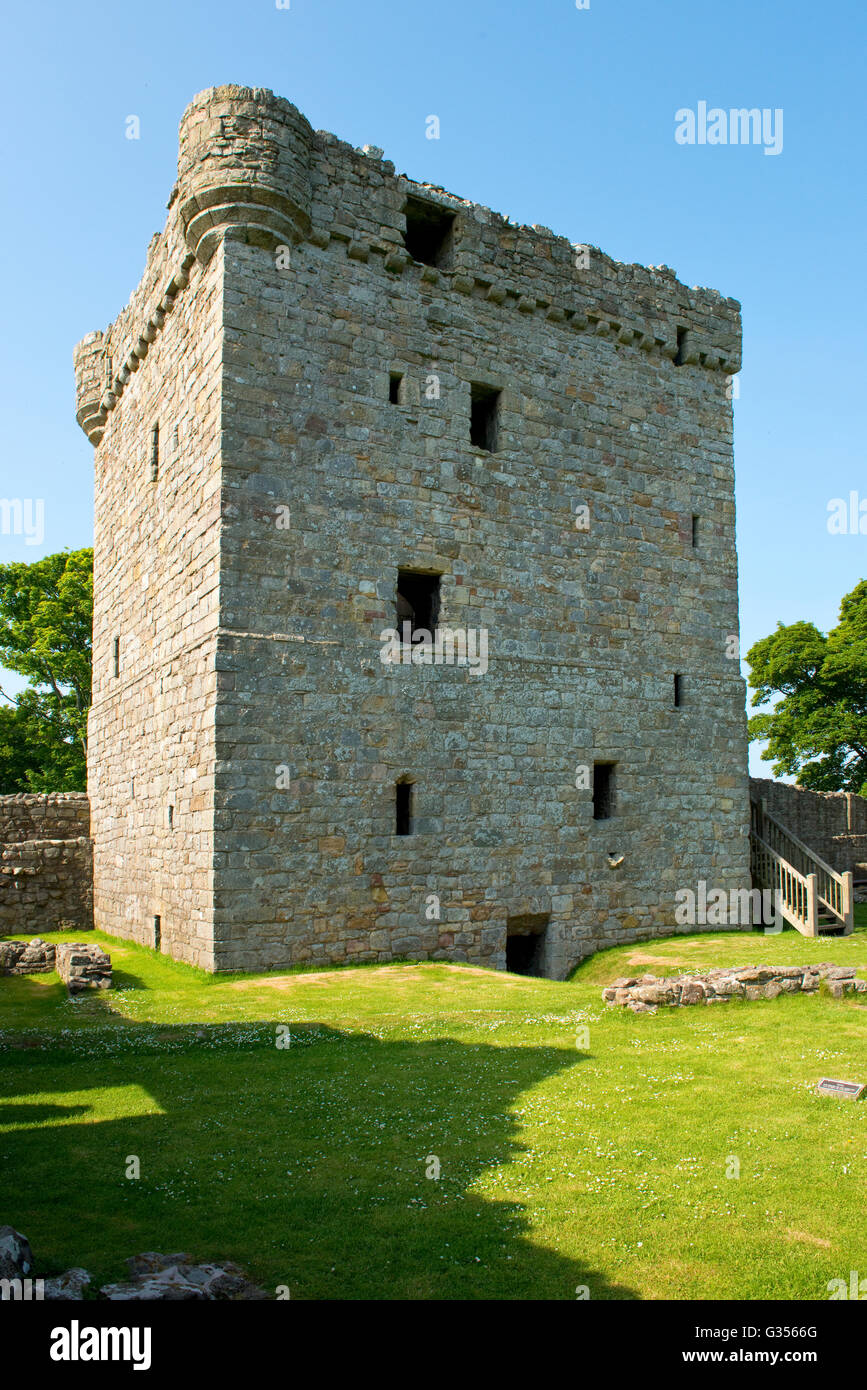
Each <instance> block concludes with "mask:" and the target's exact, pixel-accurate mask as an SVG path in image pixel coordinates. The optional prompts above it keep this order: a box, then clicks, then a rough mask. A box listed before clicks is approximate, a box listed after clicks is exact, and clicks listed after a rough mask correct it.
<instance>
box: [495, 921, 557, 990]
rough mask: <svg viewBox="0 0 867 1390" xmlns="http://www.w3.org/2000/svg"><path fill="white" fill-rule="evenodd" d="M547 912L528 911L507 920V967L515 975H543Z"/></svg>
mask: <svg viewBox="0 0 867 1390" xmlns="http://www.w3.org/2000/svg"><path fill="white" fill-rule="evenodd" d="M549 920H550V919H549V917H548V915H547V913H526V914H525V915H523V916H521V917H509V918H507V920H506V969H507V970H510V971H511V972H512V974H513V975H541V973H542V970H541V966H542V952H543V948H544V945H545V933H546V932H547V930H548V922H549Z"/></svg>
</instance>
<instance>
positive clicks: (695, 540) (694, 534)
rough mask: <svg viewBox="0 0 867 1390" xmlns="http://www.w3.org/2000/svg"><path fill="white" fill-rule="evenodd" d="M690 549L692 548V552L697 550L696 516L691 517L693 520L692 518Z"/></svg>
mask: <svg viewBox="0 0 867 1390" xmlns="http://www.w3.org/2000/svg"><path fill="white" fill-rule="evenodd" d="M692 548H693V550H697V549H698V517H697V516H693V518H692Z"/></svg>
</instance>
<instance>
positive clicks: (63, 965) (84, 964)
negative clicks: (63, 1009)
mask: <svg viewBox="0 0 867 1390" xmlns="http://www.w3.org/2000/svg"><path fill="white" fill-rule="evenodd" d="M55 958H56V969H57V973H58V975H59V976H60V978H61V980H63V981H64V983H65V984H66V987H67V989H68V990H69V993H70V994H78V993H79V992H80V991H81V990H83V989H91V988H94V989H110V988H111V957H110V956H109V954H108V952H107V951H103V949H102V947H101V946H93V945H91V946H84V945H82V943H81V942H80V941H72V942H69V941H65V942H62V943H61V944H60V945H59V946H58V947H57V948H56V951H55Z"/></svg>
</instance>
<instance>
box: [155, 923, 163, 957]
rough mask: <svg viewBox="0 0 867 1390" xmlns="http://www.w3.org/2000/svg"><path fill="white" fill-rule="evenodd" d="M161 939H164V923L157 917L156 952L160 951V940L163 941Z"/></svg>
mask: <svg viewBox="0 0 867 1390" xmlns="http://www.w3.org/2000/svg"><path fill="white" fill-rule="evenodd" d="M161 938H162V921H161V919H160V918H159V917H155V918H154V950H155V951H158V950H159V949H160V940H161Z"/></svg>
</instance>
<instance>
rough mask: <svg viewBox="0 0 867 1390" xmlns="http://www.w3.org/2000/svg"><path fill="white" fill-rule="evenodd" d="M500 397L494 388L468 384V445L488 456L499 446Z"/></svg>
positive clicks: (499, 392)
mask: <svg viewBox="0 0 867 1390" xmlns="http://www.w3.org/2000/svg"><path fill="white" fill-rule="evenodd" d="M501 396H502V392H501V391H500V390H498V388H497V387H496V386H483V385H482V384H481V383H480V382H477V381H474V382H471V383H470V443H471V444H475V446H476V448H477V449H485V450H486V451H487V452H488V453H489V454H495V453H496V452H497V448H498V446H499V433H500V397H501Z"/></svg>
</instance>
